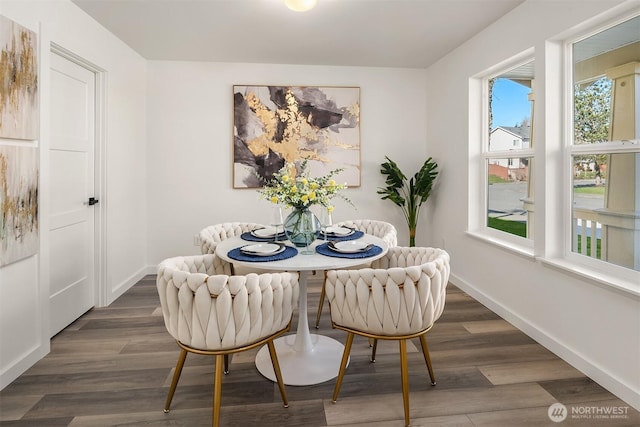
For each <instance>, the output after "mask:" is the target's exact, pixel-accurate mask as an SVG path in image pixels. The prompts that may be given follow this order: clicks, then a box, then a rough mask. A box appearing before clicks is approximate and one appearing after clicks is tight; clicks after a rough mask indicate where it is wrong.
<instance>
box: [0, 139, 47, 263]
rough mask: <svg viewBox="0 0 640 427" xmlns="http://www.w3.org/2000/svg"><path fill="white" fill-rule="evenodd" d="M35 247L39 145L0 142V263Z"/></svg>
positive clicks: (27, 254) (32, 252)
mask: <svg viewBox="0 0 640 427" xmlns="http://www.w3.org/2000/svg"><path fill="white" fill-rule="evenodd" d="M37 251H38V149H37V148H35V147H16V146H11V145H0V266H3V265H6V264H10V263H12V262H15V261H18V260H21V259H23V258H26V257H28V256H31V255H34V254H35V253H37Z"/></svg>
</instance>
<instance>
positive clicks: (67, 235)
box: [49, 52, 96, 336]
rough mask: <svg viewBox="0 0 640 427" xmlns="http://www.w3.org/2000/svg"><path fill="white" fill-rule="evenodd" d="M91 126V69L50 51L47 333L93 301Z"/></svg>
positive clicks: (93, 80) (92, 105)
mask: <svg viewBox="0 0 640 427" xmlns="http://www.w3.org/2000/svg"><path fill="white" fill-rule="evenodd" d="M94 129H95V74H94V73H93V72H92V71H90V70H87V69H86V68H84V67H82V66H80V65H78V64H76V63H74V62H72V61H70V60H68V59H66V58H64V57H62V56H60V55H57V54H55V53H53V52H52V54H51V141H50V148H49V159H50V176H49V183H50V185H51V187H50V190H51V209H50V212H51V218H50V224H51V227H50V230H49V231H50V232H49V236H50V238H49V242H50V243H49V244H50V248H49V249H50V260H51V262H50V277H49V279H50V296H49V298H50V325H51V329H50V331H49V336H54V335H55V334H57V333H58V332H60V331H61V330H62V329H64V328H65V327H66V326H67V325H69V324H70V323H71V322H73V321H74V320H76V319H77V318H78V317H80V316H81V315H82V314H83V313H84V312H86V311H87V310H89V309H90V308H91V307H93V306H94V305H95V295H96V290H95V276H96V275H95V271H94V269H95V257H94V250H95V249H94V241H95V228H94V222H95V218H94V209H95V208H94V206H93V205H91V204H90V203H89V198H91V197H94V194H95V193H94V143H95V132H94Z"/></svg>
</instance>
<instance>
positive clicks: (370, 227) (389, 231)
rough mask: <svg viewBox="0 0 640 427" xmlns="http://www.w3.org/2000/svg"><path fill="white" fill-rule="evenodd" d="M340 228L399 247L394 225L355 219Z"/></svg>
mask: <svg viewBox="0 0 640 427" xmlns="http://www.w3.org/2000/svg"><path fill="white" fill-rule="evenodd" d="M336 225H338V226H344V227H349V228H353V229H355V230H358V231H362V232H364V233H366V234H371V235H372V236H376V237H379V238H381V239H382V240H384V242H385V243H386V244H387V246H388V247H390V248H392V247H394V246H398V232H397V231H396V228H395V227H394V226H393V224H390V223H388V222H384V221H377V220H373V219H354V220H347V221H342V222H340V223H338V224H336ZM366 266H368V264H363V265H361V266H359V267H354V268H362V267H366ZM326 281H327V275H326V273H325V278H324V282H325V283H326ZM325 283H323V284H322V289H321V290H320V302H319V303H318V313H317V314H316V329H318V328H319V327H320V317H322V307H323V306H324V296H325Z"/></svg>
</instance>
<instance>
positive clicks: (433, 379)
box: [420, 335, 436, 385]
mask: <svg viewBox="0 0 640 427" xmlns="http://www.w3.org/2000/svg"><path fill="white" fill-rule="evenodd" d="M420 344H421V345H422V354H423V355H424V361H425V362H427V369H428V370H429V377H430V378H431V385H436V377H435V375H433V367H432V366H431V357H430V356H429V348H428V347H427V338H426V337H425V336H424V335H420Z"/></svg>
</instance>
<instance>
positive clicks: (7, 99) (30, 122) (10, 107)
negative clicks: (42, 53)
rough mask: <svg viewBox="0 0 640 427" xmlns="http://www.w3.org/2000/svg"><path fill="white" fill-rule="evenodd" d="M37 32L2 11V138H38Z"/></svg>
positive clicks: (0, 17)
mask: <svg viewBox="0 0 640 427" xmlns="http://www.w3.org/2000/svg"><path fill="white" fill-rule="evenodd" d="M38 102H39V100H38V46H37V38H36V33H34V32H33V31H31V30H29V29H27V28H25V27H23V26H21V25H19V24H17V23H15V22H13V21H12V20H10V19H8V18H6V17H4V16H1V15H0V138H10V139H26V140H36V139H38V131H39V122H40V120H39V105H38Z"/></svg>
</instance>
